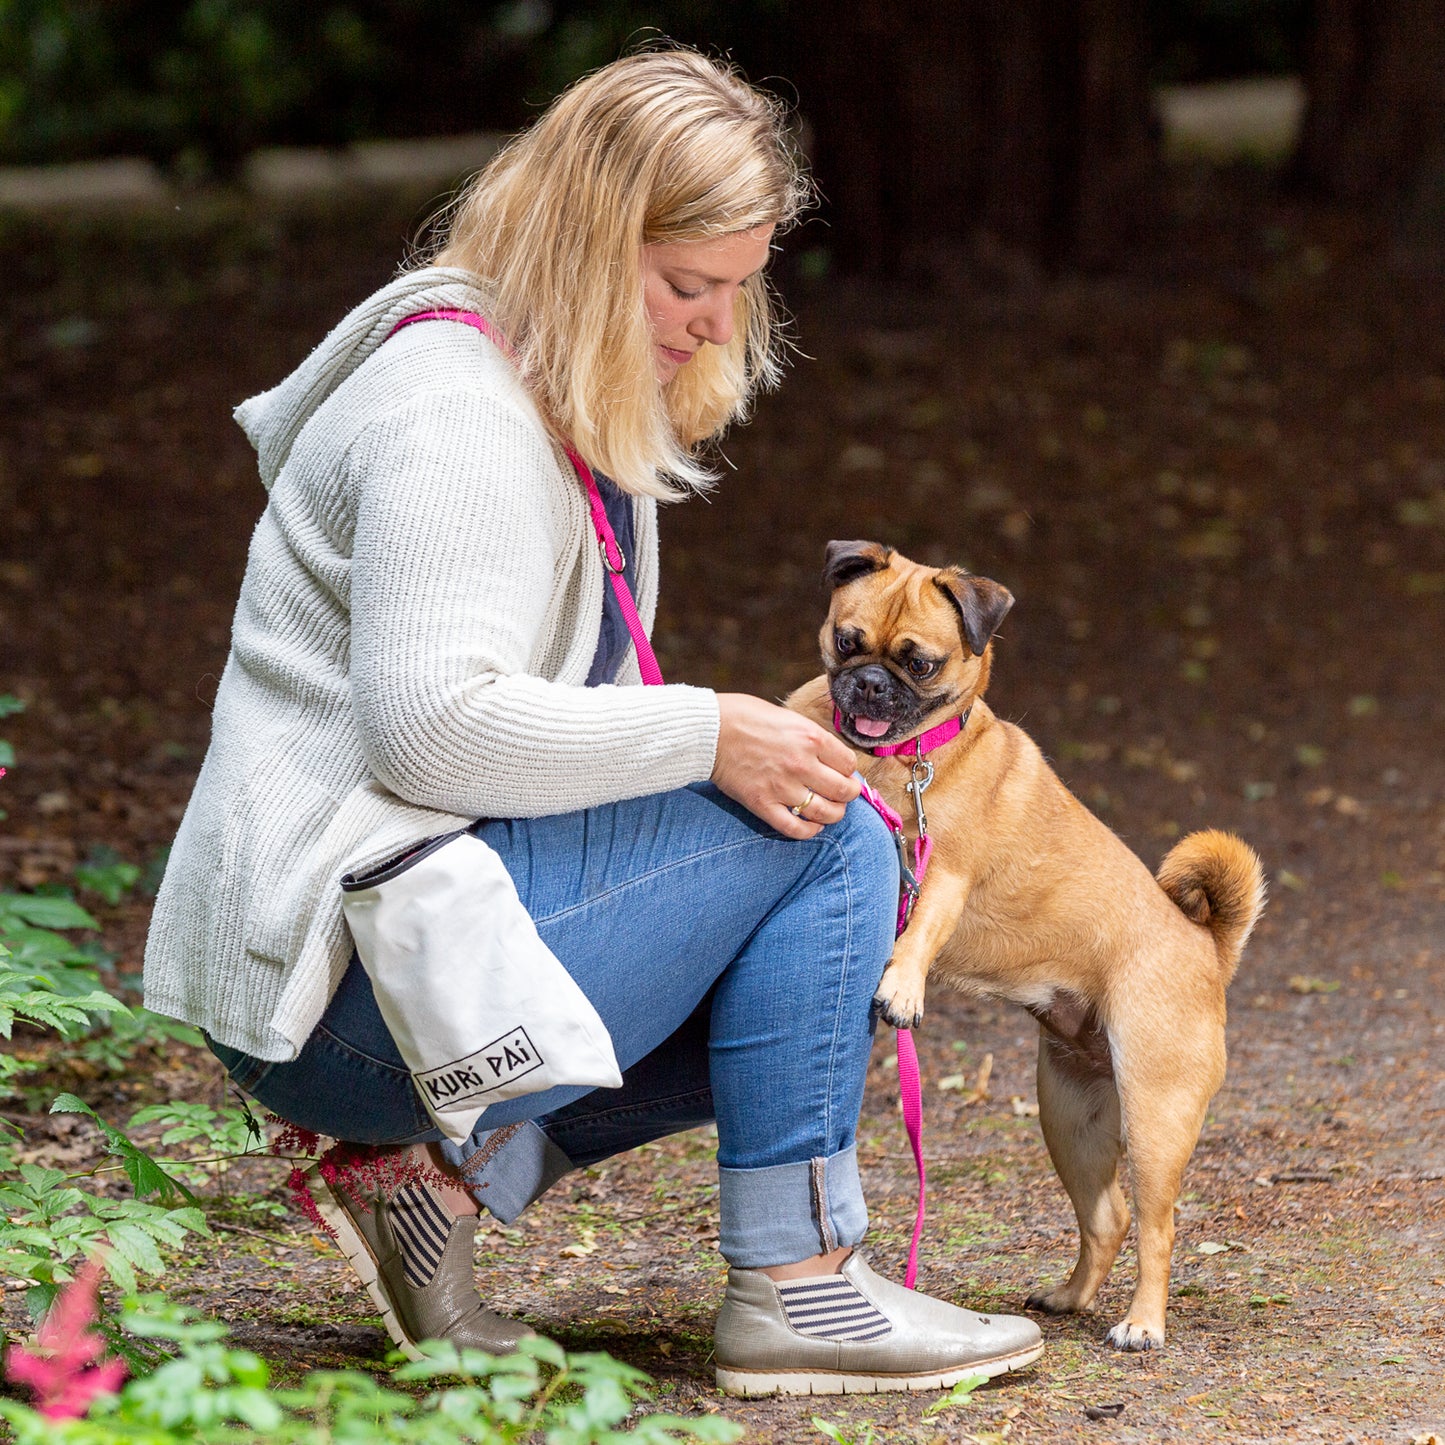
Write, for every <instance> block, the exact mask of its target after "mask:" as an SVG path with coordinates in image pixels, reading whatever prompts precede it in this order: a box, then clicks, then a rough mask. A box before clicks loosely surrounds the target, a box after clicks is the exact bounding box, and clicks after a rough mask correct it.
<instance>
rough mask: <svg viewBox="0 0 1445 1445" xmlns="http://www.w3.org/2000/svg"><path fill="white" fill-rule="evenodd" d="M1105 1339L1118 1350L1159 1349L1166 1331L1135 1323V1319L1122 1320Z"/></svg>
mask: <svg viewBox="0 0 1445 1445" xmlns="http://www.w3.org/2000/svg"><path fill="white" fill-rule="evenodd" d="M1105 1339H1107V1340H1108V1342H1109V1343H1110V1344H1111V1345H1113V1347H1114V1348H1115V1349H1116V1350H1130V1351H1141V1350H1157V1349H1158V1348H1159V1346H1160V1345H1162V1344H1163V1343H1164V1331H1163V1330H1155V1329H1151V1328H1150V1327H1149V1326H1148V1325H1139V1324H1135V1323H1134V1321H1133V1320H1120V1321H1119V1323H1118V1324H1117V1325H1115V1326H1114V1328H1113V1329H1112V1330H1110V1331H1109V1333H1108V1334H1107V1335H1106V1336H1105Z"/></svg>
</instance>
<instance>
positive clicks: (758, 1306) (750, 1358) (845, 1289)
mask: <svg viewBox="0 0 1445 1445" xmlns="http://www.w3.org/2000/svg"><path fill="white" fill-rule="evenodd" d="M713 1339H714V1343H715V1345H716V1354H715V1363H716V1366H717V1382H718V1385H719V1387H720V1388H721V1389H723V1390H725V1391H726V1392H727V1393H728V1394H730V1395H865V1394H874V1393H876V1392H878V1391H882V1390H938V1389H946V1388H947V1387H948V1386H950V1385H956V1384H957V1383H958V1382H959V1381H960V1380H962V1379H965V1378H966V1377H968V1376H969V1375H985V1376H987V1377H989V1378H992V1377H993V1376H994V1375H1002V1374H1005V1373H1006V1372H1008V1371H1010V1370H1021V1369H1023V1368H1024V1366H1025V1365H1031V1364H1032V1363H1033V1362H1034V1361H1035V1360H1036V1359H1038V1357H1039V1356H1040V1355H1041V1354H1043V1352H1044V1343H1043V1336H1042V1335H1040V1333H1039V1327H1038V1326H1037V1325H1036V1324H1035V1323H1034V1322H1033V1321H1032V1320H1026V1319H1021V1318H1019V1317H1018V1316H1016V1315H979V1314H974V1313H973V1312H972V1311H970V1310H964V1309H959V1308H958V1306H956V1305H951V1304H947V1303H945V1302H944V1301H943V1300H938V1299H932V1298H930V1297H929V1296H928V1295H923V1294H916V1293H914V1291H913V1290H909V1289H904V1288H903V1287H902V1286H901V1285H896V1284H891V1283H890V1282H889V1281H888V1280H886V1279H882V1278H880V1277H879V1276H878V1275H876V1274H874V1273H873V1271H872V1270H871V1269H869V1267H868V1262H867V1260H866V1259H865V1258H864V1257H863V1255H861V1254H859V1253H858V1252H857V1251H856V1250H855V1251H854V1253H853V1255H852V1256H851V1257H850V1258H849V1260H848V1262H847V1263H846V1264H845V1265H844V1266H843V1269H842V1271H841V1272H840V1273H839V1274H836V1275H820V1276H814V1277H811V1278H809V1279H790V1280H783V1281H781V1282H777V1281H774V1280H772V1279H770V1278H769V1277H768V1276H767V1275H765V1274H764V1273H763V1272H762V1271H761V1270H757V1269H730V1270H729V1271H728V1287H727V1295H726V1297H725V1298H724V1300H723V1306H722V1310H721V1312H720V1313H719V1315H718V1320H717V1327H716V1329H715V1330H714V1333H713Z"/></svg>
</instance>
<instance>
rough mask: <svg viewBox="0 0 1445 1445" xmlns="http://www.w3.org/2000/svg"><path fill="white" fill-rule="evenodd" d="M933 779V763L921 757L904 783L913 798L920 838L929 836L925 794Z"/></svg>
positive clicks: (905, 788)
mask: <svg viewBox="0 0 1445 1445" xmlns="http://www.w3.org/2000/svg"><path fill="white" fill-rule="evenodd" d="M932 781H933V764H932V763H930V762H928V761H927V759H925V758H919V759H918V761H917V762H915V763H914V764H913V776H912V778H911V779H910V780H909V781H908V782H907V783H905V784H904V790H905V791H906V792H907V793H909V794H910V795H911V796H912V798H913V812H914V815H915V816H916V818H917V820H918V836H919V838H920V839H923V838H926V837H927V836H928V814H927V813H925V812H924V811H923V794H924V792H925V791H926V790H927V788H928V785H929V784H930V783H931V782H932Z"/></svg>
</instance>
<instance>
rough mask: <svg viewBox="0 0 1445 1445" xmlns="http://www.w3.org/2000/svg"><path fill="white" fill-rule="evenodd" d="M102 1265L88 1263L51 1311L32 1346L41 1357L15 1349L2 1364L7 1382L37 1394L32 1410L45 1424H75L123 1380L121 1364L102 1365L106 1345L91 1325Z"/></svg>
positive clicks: (113, 1391) (107, 1362)
mask: <svg viewBox="0 0 1445 1445" xmlns="http://www.w3.org/2000/svg"><path fill="white" fill-rule="evenodd" d="M100 1275H101V1264H100V1261H99V1260H97V1259H92V1260H89V1261H88V1262H87V1263H86V1264H85V1266H84V1267H83V1268H82V1269H81V1271H80V1273H79V1274H77V1275H76V1276H75V1278H74V1279H73V1280H71V1282H70V1283H69V1284H68V1285H66V1287H65V1288H64V1289H63V1290H62V1291H61V1293H60V1297H59V1299H57V1300H56V1301H55V1303H54V1304H53V1305H52V1306H51V1307H50V1311H49V1313H48V1314H47V1315H46V1316H45V1319H44V1321H43V1323H42V1324H41V1326H40V1328H39V1330H37V1331H36V1343H37V1344H38V1345H39V1347H40V1349H41V1350H43V1351H44V1352H45V1353H43V1354H37V1355H32V1354H31V1353H30V1352H29V1351H27V1350H22V1349H20V1348H19V1347H18V1346H16V1347H14V1348H12V1349H11V1351H10V1353H9V1356H8V1358H7V1359H6V1361H5V1378H6V1379H7V1380H9V1381H11V1382H12V1383H13V1384H17V1385H29V1386H30V1388H31V1389H32V1390H34V1391H35V1396H36V1409H37V1410H39V1412H40V1413H41V1414H42V1415H43V1416H45V1418H46V1419H47V1420H78V1419H79V1418H80V1417H81V1416H82V1415H84V1414H85V1413H86V1411H87V1410H89V1409H90V1402H91V1401H92V1400H94V1399H95V1397H96V1396H97V1395H113V1394H115V1392H116V1391H117V1390H118V1389H119V1388H120V1384H121V1381H122V1380H124V1379H125V1376H126V1368H125V1361H124V1360H104V1361H102V1360H101V1356H102V1355H103V1354H104V1353H105V1341H104V1340H103V1339H102V1338H101V1337H100V1336H99V1335H98V1334H96V1333H95V1331H94V1330H92V1329H91V1328H90V1326H91V1325H92V1324H93V1323H94V1322H95V1317H96V1306H95V1292H96V1289H97V1288H98V1286H99V1284H100Z"/></svg>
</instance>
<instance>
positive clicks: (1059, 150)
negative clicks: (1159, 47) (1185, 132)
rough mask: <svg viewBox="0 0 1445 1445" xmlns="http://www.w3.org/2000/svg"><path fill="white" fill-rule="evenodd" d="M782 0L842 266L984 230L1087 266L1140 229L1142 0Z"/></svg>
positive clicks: (1149, 161)
mask: <svg viewBox="0 0 1445 1445" xmlns="http://www.w3.org/2000/svg"><path fill="white" fill-rule="evenodd" d="M784 13H785V14H786V16H787V21H786V25H787V28H788V32H789V33H788V41H789V45H788V49H789V51H790V54H789V55H788V57H787V60H786V64H787V67H788V71H789V73H791V74H792V75H793V76H795V77H796V78H797V82H798V89H799V101H800V105H801V109H802V112H803V114H804V115H805V116H806V117H807V119H808V120H809V122H810V124H811V126H812V128H813V152H814V157H815V171H816V174H817V177H818V182H819V184H820V186H821V187H822V189H823V192H824V195H825V197H826V198H827V201H828V203H829V205H828V215H829V219H830V221H831V224H832V227H833V237H832V247H833V249H834V251H835V252H836V253H837V254H838V255H839V258H840V260H842V261H843V262H844V264H847V265H852V266H856V267H861V268H863V269H867V270H873V271H881V270H889V269H893V268H894V267H895V266H896V265H898V264H900V263H902V264H908V263H909V262H910V261H917V260H920V259H926V258H927V257H929V256H930V255H935V254H937V253H939V252H940V251H943V252H947V251H948V250H950V249H952V248H955V247H957V246H959V245H960V244H962V243H965V242H966V241H968V240H969V238H970V237H971V236H973V235H974V234H975V233H977V232H979V231H982V232H986V233H989V234H991V235H993V236H994V237H996V238H997V239H998V240H1000V241H1002V242H1004V243H1005V244H1007V245H1009V246H1012V247H1017V248H1020V249H1022V250H1025V251H1027V252H1028V253H1030V254H1031V255H1033V256H1036V257H1038V258H1040V259H1042V260H1044V261H1046V262H1049V263H1058V262H1061V261H1072V262H1077V263H1079V264H1082V265H1085V266H1098V265H1103V264H1106V263H1107V262H1108V261H1109V260H1110V259H1111V258H1113V257H1114V256H1116V255H1117V254H1118V253H1119V252H1120V251H1122V250H1124V249H1126V248H1127V247H1128V246H1129V245H1130V244H1131V243H1132V242H1133V241H1134V240H1135V239H1136V238H1137V236H1138V235H1139V233H1140V232H1141V231H1142V230H1143V229H1144V228H1145V226H1146V224H1147V222H1148V220H1149V218H1150V216H1151V214H1152V212H1153V209H1154V205H1155V185H1156V179H1157V171H1156V168H1157V144H1156V136H1155V128H1154V124H1153V119H1152V111H1151V103H1150V95H1149V86H1148V60H1149V55H1148V33H1147V26H1146V18H1147V4H1146V0H919V3H915V4H913V5H910V6H907V7H899V6H897V5H894V4H892V3H889V0H853V3H851V4H848V5H841V6H840V5H836V4H834V3H832V0H794V3H791V4H789V5H788V6H787V8H786V10H785V12H784Z"/></svg>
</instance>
